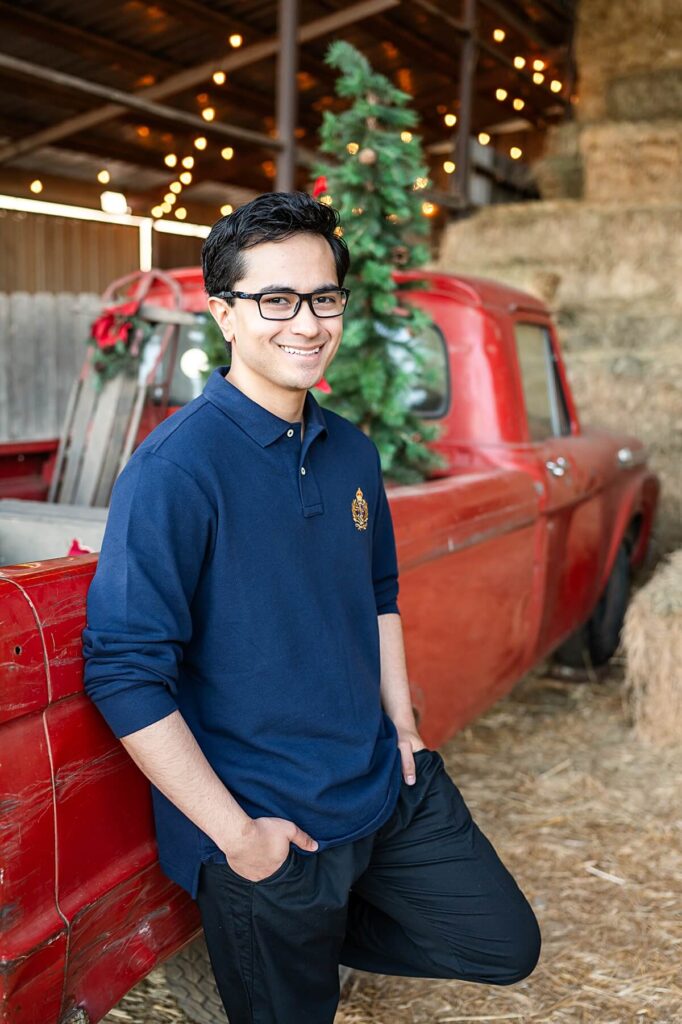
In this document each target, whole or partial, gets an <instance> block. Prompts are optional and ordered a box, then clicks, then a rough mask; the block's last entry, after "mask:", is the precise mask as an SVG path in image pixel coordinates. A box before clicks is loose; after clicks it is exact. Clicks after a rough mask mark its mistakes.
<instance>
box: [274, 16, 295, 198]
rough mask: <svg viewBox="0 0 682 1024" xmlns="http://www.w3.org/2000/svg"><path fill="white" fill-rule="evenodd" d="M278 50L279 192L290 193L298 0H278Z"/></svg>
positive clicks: (292, 167)
mask: <svg viewBox="0 0 682 1024" xmlns="http://www.w3.org/2000/svg"><path fill="white" fill-rule="evenodd" d="M278 28H279V39H280V49H279V56H278V58H277V136H278V140H279V143H280V145H281V148H280V150H279V152H278V153H277V181H276V189H277V191H278V192H293V190H294V185H295V175H296V136H295V135H294V131H295V130H296V71H297V69H298V46H297V42H296V34H297V31H298V0H279V26H278Z"/></svg>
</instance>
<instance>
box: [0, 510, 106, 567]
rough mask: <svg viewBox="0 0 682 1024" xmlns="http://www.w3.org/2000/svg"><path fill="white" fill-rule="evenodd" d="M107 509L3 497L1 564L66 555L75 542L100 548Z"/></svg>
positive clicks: (94, 549)
mask: <svg viewBox="0 0 682 1024" xmlns="http://www.w3.org/2000/svg"><path fill="white" fill-rule="evenodd" d="M106 520H107V509H105V508H86V507H85V506H81V505H53V504H46V503H45V502H43V501H20V500H17V499H15V498H4V499H0V565H3V566H4V565H16V564H24V563H26V562H37V561H42V560H43V559H46V558H64V557H66V556H67V555H68V553H69V549H70V547H71V544H72V542H73V541H74V540H78V541H79V542H80V544H81V545H82V546H83V547H87V548H91V549H92V550H93V551H99V550H100V548H101V546H102V537H103V536H104V526H105V523H106Z"/></svg>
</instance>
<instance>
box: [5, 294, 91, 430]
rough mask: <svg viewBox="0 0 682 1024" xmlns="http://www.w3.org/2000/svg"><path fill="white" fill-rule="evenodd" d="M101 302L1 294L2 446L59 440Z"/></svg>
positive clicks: (70, 296) (85, 298)
mask: <svg viewBox="0 0 682 1024" xmlns="http://www.w3.org/2000/svg"><path fill="white" fill-rule="evenodd" d="M100 306H101V300H100V296H99V295H98V294H95V293H92V292H89V293H81V294H70V293H62V294H59V295H52V294H48V293H46V292H38V293H36V294H30V293H28V292H15V293H13V294H11V295H7V294H3V293H2V292H0V442H1V441H13V440H21V439H27V440H28V439H36V440H37V439H42V438H48V437H57V436H58V435H59V431H60V429H61V425H62V421H63V419H64V415H65V412H66V403H67V401H68V397H69V392H70V389H71V386H72V384H73V381H74V378H75V377H76V375H77V374H78V372H79V370H80V368H81V365H82V363H83V360H84V358H85V354H86V346H85V341H86V338H87V337H88V334H89V328H90V324H91V323H92V321H93V320H94V319H95V317H96V316H97V313H98V312H99V309H100Z"/></svg>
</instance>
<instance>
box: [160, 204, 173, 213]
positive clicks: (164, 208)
mask: <svg viewBox="0 0 682 1024" xmlns="http://www.w3.org/2000/svg"><path fill="white" fill-rule="evenodd" d="M161 210H162V212H163V213H170V212H171V204H170V203H161Z"/></svg>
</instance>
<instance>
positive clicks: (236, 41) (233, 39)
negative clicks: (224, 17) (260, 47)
mask: <svg viewBox="0 0 682 1024" xmlns="http://www.w3.org/2000/svg"><path fill="white" fill-rule="evenodd" d="M228 41H229V44H230V46H231V47H233V49H235V50H236V49H237V48H238V47H240V46H241V45H242V43H243V42H244V40H243V38H242V37H241V36H240V35H239V33H238V32H234V33H233V34H232V35H231V36H230V38H229V40H228Z"/></svg>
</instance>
